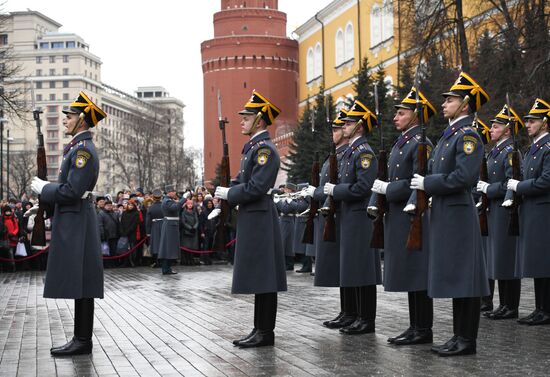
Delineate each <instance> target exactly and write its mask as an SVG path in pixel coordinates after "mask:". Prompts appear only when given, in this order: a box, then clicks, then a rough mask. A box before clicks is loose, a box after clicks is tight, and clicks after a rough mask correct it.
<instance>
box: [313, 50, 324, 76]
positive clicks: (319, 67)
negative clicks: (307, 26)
mask: <svg viewBox="0 0 550 377" xmlns="http://www.w3.org/2000/svg"><path fill="white" fill-rule="evenodd" d="M314 62H315V64H314V69H313V75H314V76H315V78H317V77H320V76H321V75H322V72H323V52H322V50H321V44H320V43H317V44H316V45H315V59H314Z"/></svg>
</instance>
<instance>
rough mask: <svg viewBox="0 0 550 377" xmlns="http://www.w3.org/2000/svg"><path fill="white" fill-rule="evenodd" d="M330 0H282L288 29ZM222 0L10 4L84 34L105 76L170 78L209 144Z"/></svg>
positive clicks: (145, 81)
mask: <svg viewBox="0 0 550 377" xmlns="http://www.w3.org/2000/svg"><path fill="white" fill-rule="evenodd" d="M329 3H330V0H279V10H281V11H283V12H286V13H287V17H288V23H287V35H290V33H291V32H292V31H293V30H294V29H296V27H298V26H299V25H301V24H302V23H304V22H305V21H307V20H308V19H309V18H310V17H312V16H313V15H314V13H315V12H317V11H319V10H320V9H322V8H323V7H325V6H326V5H327V4H329ZM220 4H221V2H220V0H198V1H191V0H185V1H183V0H157V1H151V0H133V1H130V0H109V1H107V0H95V1H92V2H83V3H79V2H75V1H74V0H72V1H69V0H55V1H45V0H7V2H6V3H5V4H4V6H3V8H4V9H3V10H4V11H24V10H27V8H28V9H31V10H34V11H39V12H41V13H42V14H44V15H46V16H48V17H50V18H51V19H53V20H55V21H57V22H59V23H60V24H62V25H63V26H62V28H61V29H60V31H62V32H68V33H75V34H78V35H80V36H81V37H82V38H83V39H84V40H85V41H86V42H87V43H88V44H89V45H90V52H92V53H93V54H95V55H97V56H99V57H100V58H101V60H102V62H103V65H102V68H101V75H102V81H103V82H104V83H106V84H108V85H111V86H113V87H115V88H118V89H120V90H122V91H125V92H127V93H132V94H133V93H134V91H135V90H136V89H137V87H138V86H149V85H160V86H164V87H165V88H166V89H167V90H168V92H169V93H170V95H172V96H174V97H177V98H179V99H181V100H182V101H183V102H184V103H185V105H186V108H185V111H184V114H185V115H184V118H185V122H186V125H185V136H186V141H185V145H186V147H187V146H193V147H200V148H202V145H203V131H202V126H203V119H202V118H203V112H202V107H203V106H202V102H203V101H202V69H201V54H200V43H201V42H202V41H204V40H207V39H210V38H212V37H213V35H214V30H213V25H212V20H213V14H214V12H216V11H218V10H219V9H220Z"/></svg>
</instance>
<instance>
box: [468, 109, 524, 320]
mask: <svg viewBox="0 0 550 377" xmlns="http://www.w3.org/2000/svg"><path fill="white" fill-rule="evenodd" d="M510 115H512V116H511V118H512V119H509V116H508V107H507V105H504V108H503V109H502V110H501V112H500V113H498V114H497V116H496V117H495V119H493V120H491V123H492V124H491V129H490V137H491V140H493V141H495V142H496V145H495V146H494V147H493V149H492V150H491V152H489V155H488V156H487V172H488V181H487V182H484V181H479V182H478V183H477V190H478V191H479V192H482V193H485V194H486V195H487V199H488V200H489V205H488V208H487V225H488V230H489V232H488V233H489V234H488V236H487V275H488V276H489V279H491V280H493V281H495V280H497V279H498V293H499V294H498V295H499V299H500V305H499V306H498V308H496V309H495V310H494V311H490V312H485V313H483V315H484V316H486V317H487V318H490V319H509V318H517V317H518V307H519V298H520V291H521V280H520V279H519V276H518V275H517V274H516V271H515V267H516V261H517V243H518V238H517V236H511V235H509V234H508V227H509V226H510V212H509V211H508V210H507V209H506V208H504V207H502V202H503V201H504V199H505V197H506V194H507V189H506V184H507V182H508V179H510V178H512V152H513V151H514V147H513V142H512V138H511V135H510V131H511V127H510V126H507V125H508V124H510V125H512V126H513V127H516V125H522V124H523V122H522V121H521V119H520V118H519V117H518V116H517V115H516V113H515V111H514V110H513V109H510ZM482 126H483V125H482ZM485 127H487V126H485ZM491 280H489V283H490V281H491Z"/></svg>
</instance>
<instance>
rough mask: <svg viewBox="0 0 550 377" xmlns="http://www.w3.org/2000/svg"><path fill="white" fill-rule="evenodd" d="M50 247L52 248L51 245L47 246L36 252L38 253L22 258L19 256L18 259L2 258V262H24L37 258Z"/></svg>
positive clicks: (0, 260) (0, 259)
mask: <svg viewBox="0 0 550 377" xmlns="http://www.w3.org/2000/svg"><path fill="white" fill-rule="evenodd" d="M49 249H50V247H49V246H46V247H45V248H43V249H42V250H40V251H39V252H38V253H36V254H33V255H29V256H26V257H22V258H17V259H10V258H0V262H7V263H18V262H24V261H26V260H29V259H32V258H36V257H37V256H39V255H42V254H44V253H45V252H47V251H48V250H49Z"/></svg>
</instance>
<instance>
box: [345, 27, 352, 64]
mask: <svg viewBox="0 0 550 377" xmlns="http://www.w3.org/2000/svg"><path fill="white" fill-rule="evenodd" d="M344 41H345V46H344V61H346V62H347V61H349V60H351V59H353V55H354V51H353V49H354V44H355V43H354V42H355V38H354V36H353V24H352V23H351V22H349V23H348V24H347V25H346V35H345V38H344Z"/></svg>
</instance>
